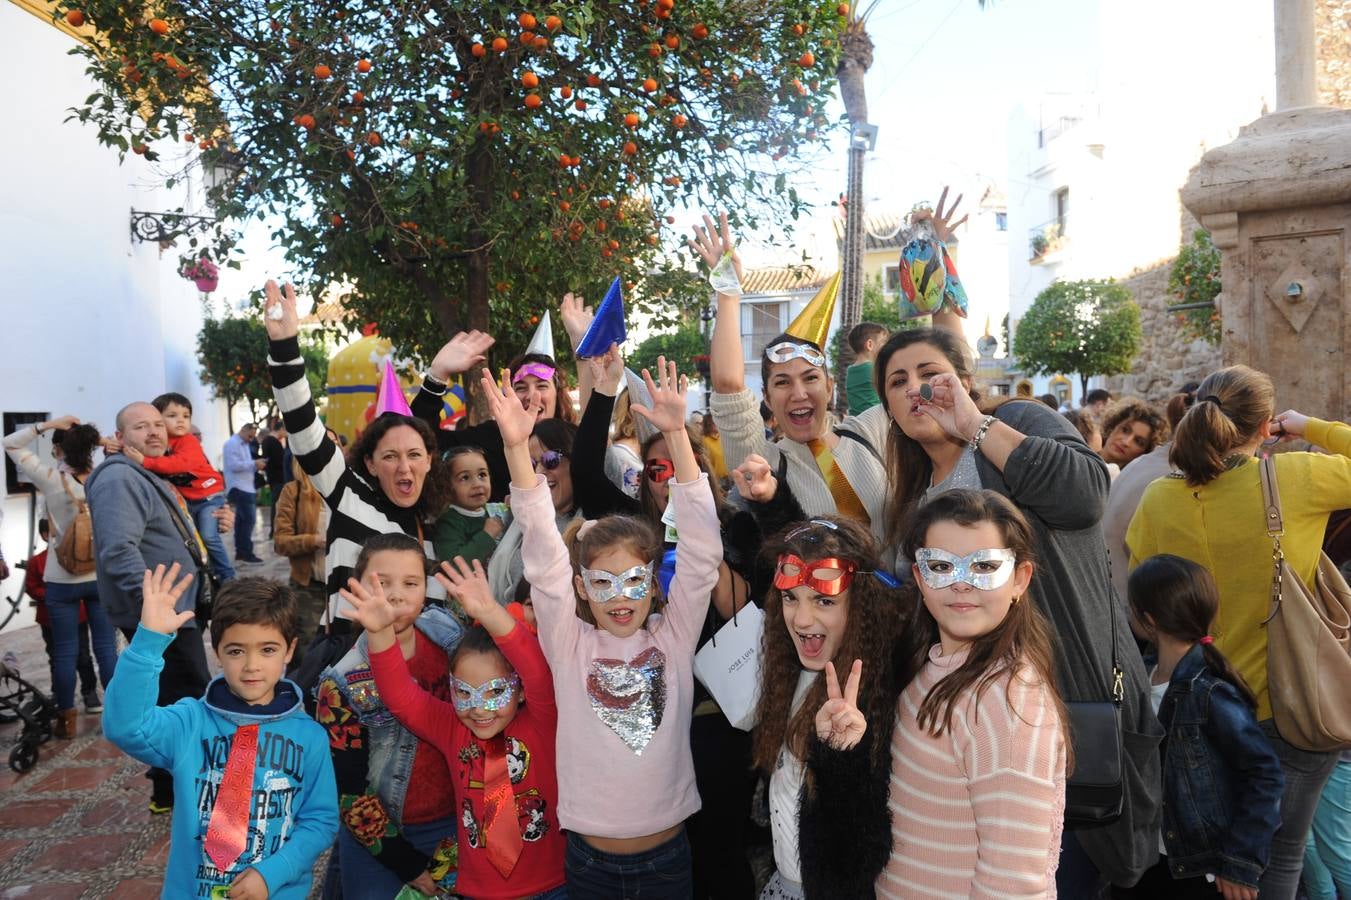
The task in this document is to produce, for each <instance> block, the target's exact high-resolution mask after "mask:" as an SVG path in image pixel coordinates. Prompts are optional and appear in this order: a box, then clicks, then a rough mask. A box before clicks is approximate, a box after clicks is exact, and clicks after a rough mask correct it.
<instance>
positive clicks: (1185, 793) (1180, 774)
mask: <svg viewBox="0 0 1351 900" xmlns="http://www.w3.org/2000/svg"><path fill="white" fill-rule="evenodd" d="M1159 720H1160V722H1162V723H1163V727H1164V729H1165V730H1166V731H1167V732H1168V735H1167V737H1166V738H1164V743H1163V749H1162V752H1163V797H1164V800H1163V842H1164V846H1165V847H1166V848H1167V851H1168V867H1169V869H1170V870H1171V872H1172V875H1173V877H1174V878H1185V877H1189V876H1195V875H1205V874H1207V873H1209V874H1213V875H1216V876H1219V877H1221V878H1224V879H1226V880H1228V881H1233V882H1235V883H1237V884H1243V885H1247V886H1248V887H1256V886H1257V882H1258V880H1259V879H1260V878H1261V876H1262V872H1263V870H1264V869H1266V866H1267V857H1268V854H1269V852H1270V849H1271V839H1272V837H1273V835H1275V833H1276V829H1277V828H1278V827H1279V826H1280V824H1281V817H1280V803H1281V794H1282V792H1283V791H1284V789H1285V778H1284V777H1283V776H1282V775H1281V764H1280V761H1279V760H1278V759H1277V758H1276V753H1275V751H1273V750H1272V749H1271V744H1270V743H1269V742H1268V741H1267V738H1266V735H1264V734H1263V733H1262V731H1261V729H1260V728H1259V727H1258V725H1257V720H1256V718H1255V717H1254V716H1253V712H1252V709H1251V708H1250V707H1249V706H1248V705H1247V704H1246V703H1244V702H1243V698H1242V697H1241V696H1239V693H1238V691H1236V690H1235V689H1234V687H1233V685H1231V684H1229V682H1227V681H1224V680H1222V679H1220V678H1217V677H1216V676H1215V674H1214V673H1213V672H1212V671H1210V669H1209V668H1207V667H1206V663H1205V658H1204V656H1203V655H1202V647H1201V645H1200V644H1197V645H1195V646H1194V647H1192V648H1191V650H1189V651H1187V655H1186V656H1184V657H1182V659H1181V660H1180V661H1179V662H1178V664H1177V668H1176V669H1174V670H1173V677H1172V678H1171V679H1170V680H1169V682H1168V691H1167V692H1166V693H1165V694H1164V696H1163V702H1162V703H1161V704H1160V706H1159Z"/></svg>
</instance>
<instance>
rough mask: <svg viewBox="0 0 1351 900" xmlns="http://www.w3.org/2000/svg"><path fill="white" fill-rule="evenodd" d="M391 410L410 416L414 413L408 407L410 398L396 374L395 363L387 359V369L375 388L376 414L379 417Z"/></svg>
mask: <svg viewBox="0 0 1351 900" xmlns="http://www.w3.org/2000/svg"><path fill="white" fill-rule="evenodd" d="M391 412H392V413H398V414H399V415H401V416H408V417H409V418H411V417H412V415H413V411H412V410H411V409H409V408H408V398H407V397H405V396H404V395H403V387H402V386H401V385H400V384H399V376H397V375H395V374H394V363H393V362H391V361H390V360H385V371H384V373H383V374H382V375H381V376H380V384H379V386H378V387H377V388H376V390H375V415H376V417H377V418H378V417H380V416H383V415H384V414H385V413H391Z"/></svg>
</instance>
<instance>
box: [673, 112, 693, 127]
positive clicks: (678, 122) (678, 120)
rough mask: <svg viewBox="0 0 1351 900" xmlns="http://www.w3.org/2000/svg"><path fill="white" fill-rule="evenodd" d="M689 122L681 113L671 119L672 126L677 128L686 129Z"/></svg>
mask: <svg viewBox="0 0 1351 900" xmlns="http://www.w3.org/2000/svg"><path fill="white" fill-rule="evenodd" d="M688 122H689V119H687V118H685V117H684V116H682V115H680V114H679V113H677V114H676V115H675V116H673V117H672V118H671V124H672V125H674V126H675V127H676V128H684V127H685V125H686V123H688Z"/></svg>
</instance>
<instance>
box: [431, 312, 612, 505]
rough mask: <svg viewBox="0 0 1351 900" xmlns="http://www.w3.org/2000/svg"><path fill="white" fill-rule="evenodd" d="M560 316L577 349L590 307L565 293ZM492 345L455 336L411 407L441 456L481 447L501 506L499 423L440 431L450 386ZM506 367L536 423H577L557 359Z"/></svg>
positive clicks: (476, 335) (584, 385)
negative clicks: (467, 447) (432, 436)
mask: <svg viewBox="0 0 1351 900" xmlns="http://www.w3.org/2000/svg"><path fill="white" fill-rule="evenodd" d="M561 318H562V319H563V323H564V327H565V328H566V330H567V332H568V337H569V338H570V339H571V340H572V346H573V347H574V348H575V347H576V346H577V344H578V343H579V342H580V341H581V339H582V335H583V334H585V333H586V328H587V326H588V325H590V323H591V309H590V307H583V306H582V300H581V298H580V297H574V296H573V295H572V294H567V295H565V296H564V297H563V306H562V316H561ZM493 343H494V338H493V337H492V336H490V335H487V334H484V333H483V332H481V331H462V332H460V333H459V334H457V335H455V337H453V338H451V339H450V340H449V341H448V342H446V344H445V346H443V347H442V348H441V349H440V350H439V351H437V354H436V356H435V358H433V359H432V364H431V366H429V367H428V369H427V373H426V375H425V376H424V377H423V379H422V388H421V390H419V391H418V393H417V396H416V397H414V398H413V402H412V403H411V404H410V408H411V409H412V411H413V415H415V416H417V417H418V418H419V419H421V420H422V421H424V422H426V423H427V424H428V425H430V426H431V427H432V431H434V432H435V433H436V441H437V445H438V446H439V447H440V449H441V451H442V452H443V453H444V452H445V451H448V450H450V449H452V448H454V447H460V446H464V445H471V446H475V447H480V448H482V449H483V451H484V456H485V458H486V459H487V461H488V475H489V476H490V479H491V481H492V493H491V495H490V496H489V497H488V500H489V502H490V503H500V502H501V501H502V500H504V499H505V498H506V496H507V485H508V484H509V483H510V481H511V475H510V474H509V473H508V471H507V460H506V457H505V456H504V455H503V453H504V451H503V449H502V432H501V431H499V430H498V428H497V423H496V422H494V421H493V420H491V419H488V420H486V421H483V422H480V423H479V424H477V425H470V426H469V427H467V428H461V429H458V430H456V431H447V430H446V429H444V428H442V427H441V411H442V409H443V408H444V406H445V396H446V392H447V391H448V390H450V382H451V381H453V380H454V379H455V378H456V377H457V376H459V375H461V374H463V373H465V372H469V371H471V370H472V369H474V368H475V367H476V366H479V365H481V364H482V363H483V361H484V360H485V359H487V356H486V355H485V354H487V352H488V350H489V349H490V348H491V347H492V345H493ZM507 369H508V371H509V372H510V373H511V387H512V391H513V392H514V393H515V394H516V397H517V399H519V400H520V401H521V406H523V407H527V408H533V409H534V410H535V420H536V421H538V422H543V421H546V420H549V419H556V420H558V421H561V422H567V423H569V424H575V423H576V421H577V413H576V410H574V409H573V406H572V401H571V400H570V399H569V396H568V379H567V376H566V374H565V373H564V372H563V370H562V369H561V368H560V367H559V365H558V362H557V361H556V360H554V358H553V357H551V356H545V355H544V354H542V353H526V354H524V355H522V356H518V357H516V358H515V359H513V360H512V361H511V364H510V365H509V366H508V367H507ZM589 380H590V377H589V375H588V377H587V378H585V379H579V384H578V393H579V394H580V395H581V399H582V403H583V404H585V403H586V395H587V394H589V393H590V390H591V389H590V385H589V383H588V382H589Z"/></svg>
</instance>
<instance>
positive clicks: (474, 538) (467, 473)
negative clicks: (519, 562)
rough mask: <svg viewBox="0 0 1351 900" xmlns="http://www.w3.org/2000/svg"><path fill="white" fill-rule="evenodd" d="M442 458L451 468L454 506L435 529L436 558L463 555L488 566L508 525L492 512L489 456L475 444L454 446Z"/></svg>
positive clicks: (451, 557) (433, 535)
mask: <svg viewBox="0 0 1351 900" xmlns="http://www.w3.org/2000/svg"><path fill="white" fill-rule="evenodd" d="M442 459H443V460H444V461H445V462H446V463H447V464H449V466H450V506H449V508H447V509H446V511H445V512H443V513H442V514H441V517H440V518H439V519H437V520H436V524H435V525H433V526H432V546H433V547H435V548H436V558H437V559H441V560H448V559H454V558H455V557H457V556H462V557H464V558H465V559H467V560H471V561H472V560H478V561H479V562H481V563H484V564H485V565H486V564H487V562H488V558H489V557H490V556H492V555H493V551H494V550H496V549H497V542H498V540H500V539H501V537H502V533H503V532H504V531H506V528H507V526H506V525H505V524H503V522H502V520H501V519H500V518H498V517H497V516H493V515H490V514H489V512H488V498H489V497H490V496H492V492H493V479H492V475H491V474H490V473H489V471H488V456H487V454H485V453H484V452H483V450H482V449H480V448H478V447H474V446H471V445H468V444H466V445H464V446H460V447H452V448H451V449H450V450H448V451H446V454H445V455H444V456H443V457H442Z"/></svg>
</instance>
